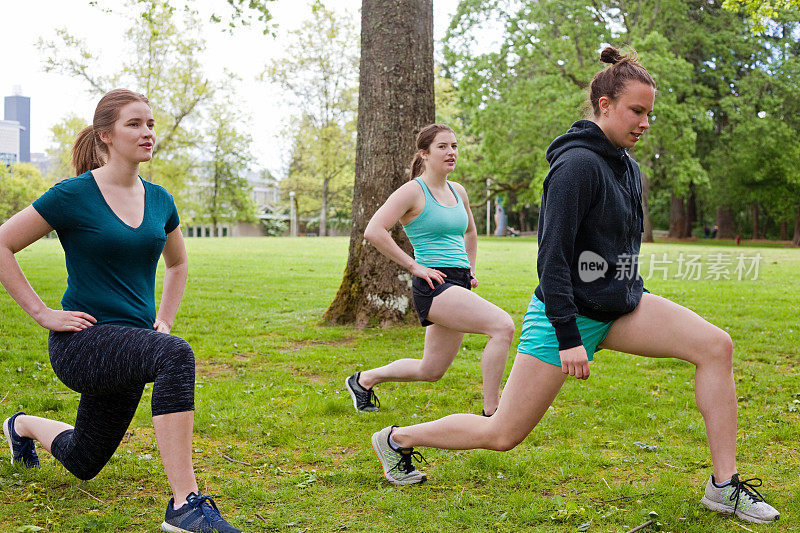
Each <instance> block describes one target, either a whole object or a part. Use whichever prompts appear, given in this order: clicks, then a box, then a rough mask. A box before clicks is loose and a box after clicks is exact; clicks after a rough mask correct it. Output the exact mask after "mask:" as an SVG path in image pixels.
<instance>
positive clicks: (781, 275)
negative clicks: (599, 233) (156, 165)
mask: <svg viewBox="0 0 800 533" xmlns="http://www.w3.org/2000/svg"><path fill="white" fill-rule="evenodd" d="M187 244H188V248H189V257H190V265H191V266H190V279H189V285H188V287H187V292H186V296H185V298H184V302H183V304H182V306H181V309H180V311H179V314H178V318H177V322H176V325H175V328H174V330H173V333H174V334H176V335H179V336H182V337H184V338H185V339H186V340H188V341H189V342H190V343H191V345H192V346H193V348H194V350H195V352H196V354H197V389H196V391H197V397H196V404H197V412H196V419H195V420H196V421H195V444H194V460H195V465H196V469H197V474H198V480H199V483H200V487H201V489H203V490H204V491H206V492H208V493H211V494H214V495H215V496H216V499H217V502H218V504H219V505H220V508H221V510H222V511H223V513H224V515H225V516H226V517H227V518H228V519H229V520H230V521H231V522H232V523H234V524H236V525H238V526H239V527H243V528H244V529H245V530H246V531H289V532H303V531H309V532H311V531H390V530H391V531H394V530H397V531H406V532H417V531H420V532H423V531H425V532H427V531H430V532H443V531H517V530H521V529H525V530H528V531H541V532H552V531H578V530H587V531H590V532H601V531H602V532H605V531H609V532H624V531H628V530H629V529H630V528H632V527H634V526H636V525H638V524H640V523H642V522H644V521H645V520H647V516H646V515H647V513H648V512H649V511H655V512H657V513H658V515H659V518H658V520H659V521H660V522H661V523H662V524H663V528H664V531H673V532H706V531H714V532H717V531H745V530H751V531H762V530H764V531H766V530H770V531H800V525H798V520H799V519H800V499H799V497H798V495H799V494H800V490H799V489H800V477H799V476H800V431H799V430H798V421H799V420H800V382H798V378H797V365H798V358H797V354H798V352H799V351H800V324H799V323H798V317H800V304H799V303H798V295H800V251H799V250H796V249H788V248H776V247H752V246H751V247H734V246H722V247H721V246H718V245H716V244H714V245H711V246H709V245H707V244H703V243H702V242H697V243H677V244H674V243H672V244H651V245H645V246H644V247H643V250H642V262H643V272H645V273H648V272H649V271H650V268H653V273H652V277H651V279H649V280H647V282H646V287H647V288H648V289H649V290H650V291H651V292H654V293H657V294H660V295H662V296H665V297H668V298H670V299H673V300H674V301H676V302H678V303H680V304H682V305H685V306H687V307H690V308H692V309H694V310H695V311H697V312H698V313H700V314H701V315H703V316H705V317H706V318H708V319H709V320H710V321H712V322H714V323H715V324H717V325H719V326H721V327H723V328H725V329H726V330H727V331H728V332H729V333H730V334H731V336H732V337H733V340H734V345H735V349H734V359H735V374H736V384H737V391H738V395H739V468H740V472H741V473H742V474H743V477H745V478H749V477H760V478H762V479H763V480H764V486H763V487H762V489H763V490H762V494H764V495H765V496H766V497H767V499H768V501H770V502H771V503H772V504H774V505H775V507H777V508H778V509H779V510H780V511H781V513H782V516H781V520H780V522H779V523H778V524H777V525H772V526H758V525H754V524H750V523H744V522H741V521H734V520H732V519H731V518H729V517H725V516H721V515H717V514H714V513H712V512H710V511H707V510H705V509H704V508H702V507H701V506H700V504H699V499H700V497H701V495H702V490H703V486H704V483H705V481H706V479H707V478H708V475H709V474H710V459H709V454H708V450H707V447H706V442H705V432H704V427H703V422H702V419H701V417H700V414H699V413H698V411H697V409H696V407H695V403H694V397H693V389H692V385H693V368H692V367H691V365H689V364H686V363H682V362H679V361H674V360H650V359H645V358H639V357H635V356H630V355H626V354H621V353H616V352H608V351H605V352H600V353H598V354H597V356H596V357H595V362H594V363H593V364H592V376H591V378H590V379H589V380H588V381H587V382H579V381H576V380H570V381H568V382H567V384H566V385H565V387H564V389H563V390H562V392H561V394H560V395H559V397H558V398H557V399H556V401H555V404H554V406H553V407H552V408H551V411H550V413H548V414H547V415H546V416H545V418H544V419H543V421H542V423H541V424H540V425H539V426H538V427H537V428H535V429H534V431H533V432H532V433H531V435H530V436H529V437H528V438H527V439H526V440H525V441H524V442H523V443H522V444H521V445H519V446H518V447H517V448H516V449H514V450H512V451H510V452H506V453H500V452H490V451H481V450H475V451H465V452H449V451H440V450H432V449H422V450H421V451H422V453H423V454H424V456H425V458H426V459H427V461H428V463H429V464H428V465H423V467H421V469H423V470H424V471H425V472H426V473H427V474H428V479H429V481H428V482H427V483H425V484H424V485H420V486H411V487H404V488H397V487H393V486H391V485H389V484H388V482H386V481H385V480H384V479H383V477H382V475H381V471H380V467H379V464H378V462H377V460H376V459H375V457H374V455H373V452H372V449H371V448H370V445H369V436H370V434H371V433H372V432H374V431H377V430H378V429H380V428H382V427H384V426H387V425H389V424H401V425H402V424H409V423H414V422H419V421H424V420H430V419H434V418H438V417H440V416H443V415H446V414H450V413H453V412H459V411H462V412H472V413H480V410H481V407H482V405H481V394H480V368H479V359H480V353H481V349H482V347H483V344H484V338H482V337H481V336H477V335H471V336H468V337H467V339H466V340H465V342H464V345H463V349H462V352H461V355H460V357H458V358H457V359H456V361H455V363H454V364H453V366H452V368H451V369H450V371H449V372H448V373H447V374H446V375H445V377H444V378H443V379H442V380H441V381H439V382H437V383H397V384H388V383H387V384H383V385H379V386H378V388H377V389H376V392H377V393H378V396H379V398H380V400H381V411H380V412H379V413H375V414H363V413H356V412H355V411H354V410H353V408H352V403H351V400H350V397H349V395H348V394H347V393H346V391H345V390H344V389H343V386H342V385H343V381H344V379H345V378H346V377H347V376H348V375H350V374H351V373H352V372H354V371H355V370H358V369H365V368H369V367H373V366H377V365H380V364H384V363H386V362H388V361H391V360H393V359H395V358H398V357H400V356H404V355H411V356H416V355H418V354H420V353H421V348H422V341H423V331H422V329H421V328H420V327H418V326H414V325H411V324H409V325H407V326H403V327H396V328H391V329H367V330H364V331H354V330H353V329H352V328H349V327H330V326H327V325H324V324H322V323H321V322H320V317H321V315H322V313H323V311H324V310H325V308H326V306H327V304H328V303H329V302H330V301H331V300H332V298H333V295H334V294H335V292H336V289H337V288H338V285H339V281H340V279H341V273H342V270H343V267H344V263H345V260H346V254H347V240H346V239H344V238H329V239H313V238H298V239H288V238H251V239H205V240H200V239H196V240H189V241H187ZM719 254H722V255H719ZM756 254H760V256H757V255H756ZM740 255H741V256H742V257H741V258H740ZM17 257H18V259H19V261H20V263H21V265H22V266H23V268H24V270H25V272H26V274H27V275H28V277H29V279H30V281H31V283H32V285H33V286H34V287H35V288H36V290H37V291H38V292H39V294H40V295H41V296H42V298H43V299H44V300H45V302H47V303H48V305H50V306H51V307H55V306H57V305H58V302H59V299H60V296H61V294H62V292H63V290H64V288H65V284H66V275H65V269H64V261H63V254H62V252H61V249H60V247H59V244H58V242H57V241H56V240H44V241H40V242H38V243H36V244H35V245H33V246H31V247H29V248H28V249H26V250H24V251H23V252H21V253H19V254H18V256H17ZM692 258H694V259H692ZM754 258H758V259H754ZM755 263H757V264H755ZM692 264H694V265H697V264H700V265H701V267H700V268H697V267H691V268H693V269H694V270H692V269H691V268H690V266H691V265H692ZM715 265H716V266H715ZM754 266H757V267H758V272H757V273H756V272H755V269H754V268H753V267H754ZM737 268H739V270H737ZM698 270H699V271H700V273H699V278H700V279H692V278H693V277H694V276H695V274H697V272H698ZM478 274H479V276H478V277H479V279H480V281H481V286H480V288H479V289H478V292H479V293H480V294H481V295H482V296H484V297H486V298H487V299H489V300H491V301H493V302H495V303H497V304H498V305H500V306H501V307H502V308H504V309H506V310H507V311H509V312H510V313H511V315H512V316H513V318H514V320H515V321H516V324H517V327H518V331H517V335H518V334H519V325H520V324H521V320H522V314H523V312H524V310H525V309H526V307H527V304H528V301H529V298H530V294H531V292H532V291H533V289H534V288H535V286H536V242H535V240H532V239H529V238H521V239H510V238H502V239H493V238H481V240H480V242H479V262H478ZM756 274H757V275H756ZM726 276H727V277H729V278H731V279H725V277H726ZM709 277H710V279H706V278H709ZM715 277H719V278H720V279H714V278H715ZM739 277H742V278H743V279H742V280H739V279H738V278H739ZM754 277H757V279H752V278H754ZM654 327H655V325H654ZM676 342H680V339H676ZM515 346H516V344H515ZM511 361H513V355H512V357H510V358H509V366H508V369H510V364H511ZM0 363H2V364H0V407H1V409H0V413H2V414H3V416H2V417H3V418H4V417H5V416H8V415H10V414H11V413H13V412H15V411H16V410H25V411H26V412H28V413H31V414H36V415H40V416H47V417H51V418H58V419H61V420H65V421H68V422H72V421H74V416H75V411H76V408H77V403H78V395H77V394H76V393H74V392H72V391H70V390H69V389H67V388H66V387H65V386H64V385H62V384H61V383H60V382H59V381H58V380H57V378H56V377H55V376H54V374H53V371H52V369H51V368H50V365H49V361H48V358H47V335H46V332H45V331H44V330H42V329H41V328H40V327H39V326H38V325H36V324H35V323H34V321H33V320H31V319H30V318H29V317H28V316H27V315H25V314H24V313H23V312H22V311H21V310H20V309H19V308H18V307H17V306H16V305H15V304H14V302H13V301H12V300H11V299H10V298H9V297H8V295H7V294H5V293H4V292H3V293H2V294H0ZM506 375H507V374H506ZM151 390H152V389H151V388H148V389H146V392H145V398H144V399H143V401H142V402H141V404H140V408H139V410H138V412H137V414H136V417H135V419H134V421H133V424H132V425H131V428H130V431H129V435H128V436H127V437H126V439H125V440H124V442H123V444H122V445H121V446H120V448H119V450H118V451H117V453H116V454H115V456H114V458H113V459H112V460H111V462H110V463H109V464H108V466H107V467H106V468H105V469H104V470H103V471H102V472H101V473H100V475H99V476H97V478H95V479H93V480H91V481H88V482H81V481H79V480H77V479H76V478H74V477H72V476H70V475H69V474H68V473H67V472H66V471H65V470H64V469H63V468H62V467H61V466H60V465H59V464H58V463H57V462H56V461H55V460H54V459H53V458H52V457H51V456H50V455H49V454H47V453H46V452H43V451H40V456H41V458H42V462H43V464H42V468H40V469H36V470H33V471H27V470H25V469H24V468H22V467H20V466H12V465H11V464H10V462H9V461H8V460H7V459H8V455H7V453H8V452H7V451H6V452H2V453H4V454H5V455H2V456H0V457H2V458H3V459H2V461H0V504H1V505H0V531H3V532H6V531H10V532H13V531H156V530H157V529H158V524H160V522H161V520H162V518H163V512H164V507H165V505H166V501H167V499H168V498H169V489H168V486H167V482H166V479H165V477H164V475H163V472H162V467H161V464H160V459H159V455H158V450H157V449H156V445H155V438H154V435H153V430H152V425H151V422H150V406H149V395H150V391H151ZM25 526H36V527H39V528H42V529H36V528H31V527H28V528H26V527H25ZM742 526H743V527H744V529H743V528H742Z"/></svg>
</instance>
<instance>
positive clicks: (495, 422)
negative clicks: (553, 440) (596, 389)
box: [392, 353, 565, 451]
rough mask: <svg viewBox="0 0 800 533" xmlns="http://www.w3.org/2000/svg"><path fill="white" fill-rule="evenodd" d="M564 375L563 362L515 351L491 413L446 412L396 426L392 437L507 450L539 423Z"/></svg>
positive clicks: (446, 446) (408, 441) (456, 447)
mask: <svg viewBox="0 0 800 533" xmlns="http://www.w3.org/2000/svg"><path fill="white" fill-rule="evenodd" d="M564 379H565V375H564V374H563V373H562V372H561V368H559V367H557V366H553V365H550V364H548V363H545V362H543V361H540V360H539V359H536V358H535V357H532V356H530V355H528V354H524V353H519V354H517V357H516V359H515V360H514V367H513V368H512V369H511V375H510V376H509V377H508V382H507V383H506V386H505V389H504V390H503V396H502V398H500V406H499V407H498V408H497V412H496V413H495V414H494V416H492V417H491V418H485V417H482V416H478V415H467V414H457V415H450V416H446V417H444V418H440V419H439V420H434V421H433V422H425V423H423V424H417V425H414V426H406V427H399V428H395V430H394V432H393V433H392V439H393V440H394V441H395V442H396V443H397V444H399V445H400V446H403V447H406V448H410V447H414V446H430V447H433V448H443V449H449V450H468V449H473V448H484V449H488V450H500V451H505V450H510V449H511V448H513V447H514V446H516V445H517V444H519V443H520V442H522V441H523V440H524V439H525V437H527V436H528V434H529V433H530V432H531V430H533V428H534V427H535V426H536V424H538V423H539V420H541V419H542V417H543V416H544V414H545V413H546V412H547V408H548V407H550V404H552V403H553V400H554V399H555V397H556V395H557V394H558V391H559V390H561V385H563V383H564Z"/></svg>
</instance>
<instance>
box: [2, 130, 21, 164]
mask: <svg viewBox="0 0 800 533" xmlns="http://www.w3.org/2000/svg"><path fill="white" fill-rule="evenodd" d="M20 127H21V126H20V124H19V122H17V121H16V120H0V162H2V163H4V164H5V165H6V166H10V165H13V164H14V163H17V162H18V161H20V153H19V144H20V134H19V130H20Z"/></svg>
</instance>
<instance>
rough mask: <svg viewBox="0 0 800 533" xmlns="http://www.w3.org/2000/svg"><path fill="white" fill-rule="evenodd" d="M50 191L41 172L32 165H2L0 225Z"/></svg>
mask: <svg viewBox="0 0 800 533" xmlns="http://www.w3.org/2000/svg"><path fill="white" fill-rule="evenodd" d="M47 189H48V184H47V182H46V181H45V180H44V179H43V178H42V174H41V172H39V169H38V168H36V167H35V166H33V165H31V164H30V163H15V164H14V165H12V166H11V169H8V168H6V166H5V165H3V164H0V223H2V222H5V221H6V220H7V219H9V218H10V217H11V216H12V215H13V214H14V213H17V212H18V211H21V210H22V209H24V208H25V207H28V206H29V205H30V204H31V202H33V201H34V200H35V199H36V198H38V197H39V196H41V195H42V194H43V193H44V192H45V191H46V190H47Z"/></svg>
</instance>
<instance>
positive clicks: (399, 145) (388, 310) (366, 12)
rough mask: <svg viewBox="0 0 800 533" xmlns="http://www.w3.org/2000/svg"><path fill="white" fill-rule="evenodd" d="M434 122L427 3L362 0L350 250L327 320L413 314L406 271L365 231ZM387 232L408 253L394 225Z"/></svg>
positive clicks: (385, 320)
mask: <svg viewBox="0 0 800 533" xmlns="http://www.w3.org/2000/svg"><path fill="white" fill-rule="evenodd" d="M434 117H435V114H434V98H433V3H432V0H405V1H402V2H400V1H397V0H389V1H387V0H363V2H362V7H361V70H360V81H359V92H358V137H357V140H356V176H355V185H354V189H353V225H352V228H351V230H350V251H349V256H348V259H347V266H346V267H345V271H344V277H343V279H342V284H341V286H340V287H339V292H338V293H337V294H336V297H335V298H334V300H333V302H332V303H331V305H330V307H329V308H328V310H327V311H326V312H325V317H324V318H325V319H326V320H328V321H330V322H333V323H337V324H343V323H355V326H356V327H357V328H363V327H366V326H367V325H369V323H370V322H371V321H375V322H377V323H379V324H381V325H382V326H386V325H390V324H392V323H396V322H400V321H403V320H404V319H405V317H406V315H407V314H408V313H409V312H410V311H411V310H412V308H413V306H412V300H411V276H410V274H408V272H406V271H405V270H403V269H402V268H400V267H399V266H398V265H396V264H395V263H393V262H392V261H391V260H389V259H387V258H386V257H383V256H382V255H381V254H380V253H379V252H378V250H376V249H375V248H374V247H373V246H371V245H370V244H368V243H366V242H365V240H364V229H365V228H366V226H367V223H368V222H369V219H370V218H371V217H372V215H373V214H374V213H375V211H376V210H377V209H378V207H380V206H381V204H383V202H384V201H385V200H386V198H388V196H389V195H390V194H391V193H392V192H393V191H394V190H395V189H397V188H398V187H399V186H400V185H402V184H403V183H404V182H405V181H406V180H407V179H408V175H407V168H408V164H409V162H410V160H411V156H412V155H413V153H414V137H415V135H416V133H417V132H418V131H419V130H420V129H421V128H422V126H424V125H426V124H429V123H431V122H433V121H434ZM391 234H392V237H393V238H394V239H395V241H396V242H397V243H398V244H399V245H400V247H401V248H403V249H404V250H405V251H406V252H408V253H411V246H410V244H409V243H408V239H407V238H406V236H405V234H404V233H403V231H402V229H401V228H400V226H399V225H396V226H395V227H394V228H393V229H392V231H391Z"/></svg>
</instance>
